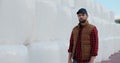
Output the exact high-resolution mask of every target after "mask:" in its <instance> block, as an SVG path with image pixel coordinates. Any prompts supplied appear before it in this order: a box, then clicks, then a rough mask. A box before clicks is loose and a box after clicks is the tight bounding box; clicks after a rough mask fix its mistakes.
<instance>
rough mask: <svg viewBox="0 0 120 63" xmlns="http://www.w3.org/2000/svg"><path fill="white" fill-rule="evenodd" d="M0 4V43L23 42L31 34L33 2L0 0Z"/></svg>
mask: <svg viewBox="0 0 120 63" xmlns="http://www.w3.org/2000/svg"><path fill="white" fill-rule="evenodd" d="M0 4H1V5H0V44H23V43H24V42H25V41H26V40H28V39H30V36H31V35H32V25H33V20H34V17H33V16H34V10H33V9H34V3H33V2H31V0H30V1H25V0H1V1H0Z"/></svg>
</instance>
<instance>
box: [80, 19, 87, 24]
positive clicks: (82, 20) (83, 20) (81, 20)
mask: <svg viewBox="0 0 120 63" xmlns="http://www.w3.org/2000/svg"><path fill="white" fill-rule="evenodd" d="M86 21H87V20H86V19H79V23H85V22H86Z"/></svg>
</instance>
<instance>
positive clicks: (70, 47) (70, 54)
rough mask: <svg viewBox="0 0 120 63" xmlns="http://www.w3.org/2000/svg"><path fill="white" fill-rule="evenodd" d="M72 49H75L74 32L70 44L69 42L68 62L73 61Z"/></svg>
mask: <svg viewBox="0 0 120 63" xmlns="http://www.w3.org/2000/svg"><path fill="white" fill-rule="evenodd" d="M72 49H73V33H72V34H71V37H70V44H69V49H68V53H69V54H68V63H72Z"/></svg>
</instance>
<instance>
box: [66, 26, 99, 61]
mask: <svg viewBox="0 0 120 63" xmlns="http://www.w3.org/2000/svg"><path fill="white" fill-rule="evenodd" d="M83 28H84V27H81V30H80V32H79V35H78V39H77V44H76V49H75V55H74V57H73V59H74V60H77V61H78V63H85V62H88V61H81V60H80V59H77V58H81V55H82V53H81V48H80V47H81V46H80V44H81V32H82V29H83ZM90 42H91V45H92V48H91V56H97V53H98V31H97V28H96V27H94V28H93V30H92V32H91V35H90ZM72 48H73V33H72V34H71V37H70V45H69V49H68V52H69V53H72Z"/></svg>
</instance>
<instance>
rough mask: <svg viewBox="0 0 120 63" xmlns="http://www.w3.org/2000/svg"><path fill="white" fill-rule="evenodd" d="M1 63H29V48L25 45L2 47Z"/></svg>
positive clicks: (0, 50)
mask: <svg viewBox="0 0 120 63" xmlns="http://www.w3.org/2000/svg"><path fill="white" fill-rule="evenodd" d="M0 63H29V60H28V50H27V48H26V47H25V46H23V45H0Z"/></svg>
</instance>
